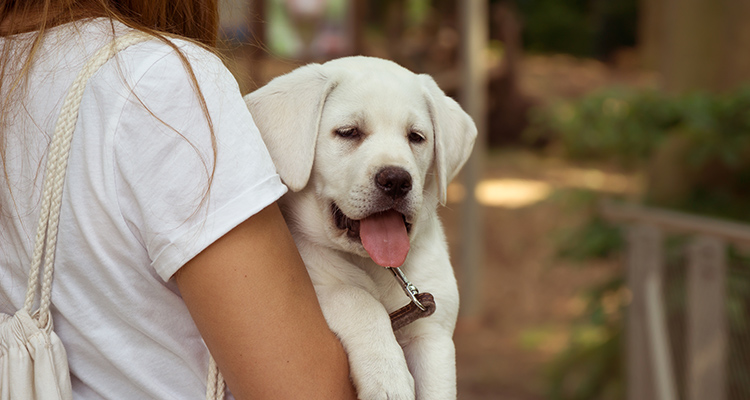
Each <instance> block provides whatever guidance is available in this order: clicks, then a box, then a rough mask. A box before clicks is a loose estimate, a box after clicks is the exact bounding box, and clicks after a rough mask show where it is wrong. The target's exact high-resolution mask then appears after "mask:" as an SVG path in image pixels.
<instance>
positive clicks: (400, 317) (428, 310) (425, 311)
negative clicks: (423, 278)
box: [388, 267, 436, 332]
mask: <svg viewBox="0 0 750 400" xmlns="http://www.w3.org/2000/svg"><path fill="white" fill-rule="evenodd" d="M388 270H390V271H391V272H392V273H393V276H394V277H395V278H396V280H397V281H398V282H399V284H400V285H401V288H402V289H403V290H404V293H406V295H407V296H408V297H409V299H410V300H411V301H410V302H409V304H407V305H405V306H403V307H401V308H399V309H398V310H396V311H394V312H392V313H390V314H389V315H390V317H391V327H392V328H393V331H394V332H395V331H397V330H399V329H401V328H403V327H404V326H406V325H409V324H410V323H412V322H414V321H416V320H418V319H420V318H424V317H429V316H430V315H432V314H433V313H434V312H435V309H436V305H435V298H434V297H432V295H431V294H430V293H427V292H425V293H419V289H417V287H416V286H414V284H413V283H411V282H409V280H408V279H407V278H406V275H404V273H403V271H401V268H398V267H395V268H388Z"/></svg>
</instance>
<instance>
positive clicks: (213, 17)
mask: <svg viewBox="0 0 750 400" xmlns="http://www.w3.org/2000/svg"><path fill="white" fill-rule="evenodd" d="M99 17H104V18H108V19H109V20H110V21H111V22H112V32H113V34H114V32H115V27H114V21H119V22H121V23H123V24H125V25H127V26H129V27H131V28H133V29H138V30H140V31H144V32H147V33H149V34H152V35H153V36H155V37H156V38H159V39H160V40H162V41H163V42H164V43H166V44H167V45H169V46H170V47H172V48H173V49H174V50H175V51H176V53H177V54H178V56H179V57H180V59H181V60H182V63H183V65H184V67H185V69H186V71H187V72H188V75H189V76H190V80H191V85H192V86H193V89H194V90H195V91H196V93H197V95H198V99H199V102H200V106H201V109H202V110H203V113H204V115H205V117H206V121H207V123H208V127H209V131H210V135H211V143H212V147H213V155H214V162H212V163H211V165H210V166H209V165H206V172H207V176H208V185H207V187H206V192H205V196H204V197H203V200H202V201H201V203H203V201H206V200H207V196H208V190H209V188H210V186H211V183H212V181H213V176H214V171H215V166H216V164H215V160H216V139H215V134H214V128H213V124H212V122H211V118H210V116H209V114H208V107H207V105H206V101H205V98H204V97H203V95H202V94H201V92H200V89H199V87H198V82H197V80H196V78H195V74H194V72H193V69H192V67H191V66H190V64H189V62H188V60H187V58H186V57H185V55H184V54H183V53H182V52H181V51H180V50H179V49H178V48H177V46H176V45H175V44H174V43H172V42H171V41H169V40H168V38H167V37H180V38H183V39H187V40H190V41H193V42H195V43H197V44H199V45H201V46H203V47H204V48H207V49H209V50H213V49H214V47H215V46H216V41H217V37H218V24H219V11H218V0H0V37H2V38H4V39H5V43H4V45H3V46H2V49H0V93H3V95H2V98H0V110H9V109H10V107H9V106H10V103H11V102H12V101H13V100H12V99H14V98H18V97H16V96H14V95H15V94H17V92H19V91H23V88H24V84H23V82H25V80H26V78H27V75H28V71H29V70H30V69H31V66H32V64H33V62H34V57H35V55H36V52H37V50H38V49H39V47H40V45H41V43H42V41H43V39H44V35H45V33H46V31H47V30H48V29H49V28H51V27H54V26H57V25H62V24H66V23H70V22H75V21H80V20H84V19H89V18H99ZM25 32H32V35H35V36H34V37H33V39H32V40H30V41H26V42H25V43H27V45H26V46H25V47H24V48H23V49H21V50H20V51H19V49H18V48H14V46H13V45H12V44H11V42H12V41H13V35H16V34H18V33H25ZM19 65H20V66H21V69H20V73H18V74H15V73H14V74H13V77H12V79H6V78H7V77H8V74H9V71H10V70H11V66H12V68H13V69H14V70H15V71H18V70H17V69H16V68H18V67H17V66H19ZM141 104H143V103H142V102H141ZM144 107H145V105H144ZM152 114H153V113H152ZM157 118H158V117H157ZM6 124H7V113H6V112H3V111H0V162H2V166H3V170H2V172H3V178H4V179H3V180H4V181H5V182H6V183H7V184H8V189H9V190H11V198H12V196H13V195H12V188H10V186H9V185H10V182H9V181H8V171H7V167H6V159H5V158H6V151H5V146H6ZM178 133H179V132H178ZM1 208H2V205H0V214H2V211H3V210H2V209H1Z"/></svg>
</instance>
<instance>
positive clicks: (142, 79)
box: [0, 19, 286, 399]
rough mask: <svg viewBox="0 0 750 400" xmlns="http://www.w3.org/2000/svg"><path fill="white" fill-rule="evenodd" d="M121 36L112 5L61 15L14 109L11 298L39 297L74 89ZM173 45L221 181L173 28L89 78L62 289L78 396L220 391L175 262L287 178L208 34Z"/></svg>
mask: <svg viewBox="0 0 750 400" xmlns="http://www.w3.org/2000/svg"><path fill="white" fill-rule="evenodd" d="M115 26H116V28H117V31H118V33H122V32H124V31H127V28H125V27H123V26H121V25H117V24H116V25H115ZM111 39H112V28H111V25H110V24H109V22H107V21H105V20H103V19H97V20H93V21H88V22H85V23H79V24H78V27H77V29H74V28H73V27H72V25H67V26H60V27H57V28H54V29H52V30H51V31H50V32H49V37H48V38H47V39H46V40H45V42H44V45H43V46H42V47H41V48H40V50H39V53H38V57H37V62H36V63H35V64H34V67H33V69H32V70H31V72H30V75H29V77H30V78H29V81H28V82H27V83H28V84H27V86H26V87H25V89H23V90H25V92H24V93H25V95H26V96H27V97H26V99H27V100H26V101H25V102H23V103H20V102H16V103H14V105H13V107H11V109H9V110H2V112H3V113H7V115H8V116H10V118H9V119H8V121H9V122H10V126H9V129H8V130H7V131H6V138H5V141H6V149H5V153H6V158H5V159H6V161H7V166H6V169H7V172H8V174H9V180H10V187H11V188H12V197H11V193H10V192H9V190H8V185H6V183H5V182H4V181H3V179H2V178H0V312H3V313H8V314H13V313H14V312H15V311H16V310H17V309H19V308H21V307H22V305H23V301H24V293H25V290H26V279H27V276H28V268H29V264H30V260H31V252H32V247H33V241H34V235H35V232H36V224H37V218H38V216H39V202H40V197H41V196H40V192H41V185H42V181H43V175H44V166H45V162H46V151H47V146H48V144H49V141H50V137H51V135H52V132H53V131H54V125H55V122H56V120H57V116H58V113H59V111H60V108H61V104H62V101H63V98H64V96H65V94H66V93H67V90H68V87H69V86H70V84H71V83H72V81H73V80H74V78H75V76H76V75H77V74H78V72H79V71H80V69H81V67H82V66H83V64H84V63H85V62H86V61H87V60H88V59H89V57H90V56H91V55H92V54H93V53H94V52H95V51H96V50H97V49H99V48H100V47H101V46H103V45H105V44H106V43H108V42H109V41H110V40H111ZM173 43H175V44H177V45H178V46H179V48H180V49H181V50H182V52H183V53H184V54H185V55H186V56H187V58H188V60H189V61H190V63H191V65H192V66H193V71H194V72H195V76H196V78H197V81H198V83H199V86H200V89H201V91H202V93H203V95H204V97H205V100H206V104H207V106H208V110H209V113H210V116H211V120H212V122H213V127H214V129H215V133H216V150H217V158H216V161H215V167H216V169H215V172H214V178H213V182H212V185H211V188H210V192H209V194H208V197H205V198H204V194H205V191H206V189H207V187H208V183H207V182H208V181H207V179H208V174H210V173H211V166H212V165H213V162H214V155H213V148H212V145H211V138H210V135H209V129H208V125H207V122H206V120H205V118H204V114H203V111H202V109H201V107H200V104H199V102H198V97H197V96H196V94H195V91H194V89H193V87H192V86H191V81H190V79H189V75H188V73H187V72H186V70H185V68H184V67H183V64H182V62H181V61H180V58H179V57H178V55H177V53H176V52H175V51H174V50H173V49H172V48H171V47H169V46H167V45H166V44H164V43H162V42H160V41H158V40H151V41H148V42H144V43H140V44H137V45H134V46H132V47H130V48H128V49H126V50H124V51H122V52H121V53H120V54H118V55H117V57H116V58H115V59H112V60H110V61H109V62H108V63H106V64H105V65H104V66H103V67H102V68H101V69H100V70H99V71H98V72H97V73H96V74H95V75H94V76H93V77H92V78H91V79H90V80H89V81H88V84H87V86H86V89H85V93H84V96H83V101H82V103H81V110H80V113H79V119H78V123H77V125H76V129H75V133H74V136H73V142H72V148H71V152H70V161H69V165H68V169H67V177H66V181H65V188H64V195H63V196H64V197H63V200H62V211H61V217H60V228H59V240H58V245H57V254H56V263H55V277H54V284H53V290H52V317H53V321H54V324H55V331H56V332H57V334H58V335H59V336H60V338H61V339H62V341H63V343H64V344H65V347H66V350H67V352H68V358H69V362H70V370H71V375H72V382H73V390H74V396H75V398H76V399H98V398H108V399H146V398H154V399H191V398H193V399H200V398H205V382H206V374H207V366H208V352H207V350H206V349H205V346H204V344H203V342H202V340H201V337H200V335H199V333H198V331H197V329H196V327H195V325H194V324H193V321H192V319H191V318H190V315H189V313H188V311H187V309H186V307H185V304H184V303H183V301H182V298H181V297H180V293H179V291H178V290H177V287H176V285H175V283H174V279H172V276H173V275H174V273H175V272H176V271H177V270H178V269H179V268H180V267H181V266H182V265H184V264H185V262H187V261H189V260H190V259H191V258H193V257H194V256H195V255H196V254H198V253H199V252H200V251H202V250H203V249H205V248H206V247H207V246H208V245H209V244H211V243H212V242H213V241H215V240H216V239H218V238H219V237H221V236H222V235H223V234H225V233H226V232H228V231H229V230H230V229H232V228H233V227H235V226H237V225H238V224H239V223H241V222H242V221H244V220H246V219H247V218H248V217H250V216H251V215H253V214H255V213H256V212H258V211H259V210H261V209H263V208H264V207H266V206H267V205H269V204H270V203H272V202H274V201H275V200H276V199H278V198H279V197H280V196H281V195H282V194H284V192H285V191H286V187H285V186H284V185H283V184H282V183H281V181H280V179H279V177H278V175H277V174H276V171H275V168H274V166H273V164H272V162H271V159H270V157H269V155H268V152H267V150H266V149H265V147H264V145H263V143H262V141H261V138H260V135H259V133H258V130H257V128H256V127H255V125H254V123H253V120H252V118H251V116H250V113H249V112H248V110H247V108H246V106H245V103H244V101H243V100H242V97H241V94H240V92H239V89H238V86H237V83H236V82H235V80H234V78H233V77H232V75H231V74H230V73H229V72H228V71H227V69H226V68H225V67H224V65H223V64H222V62H221V61H220V60H219V59H218V58H217V57H216V56H214V55H212V54H210V53H209V52H207V51H205V50H203V49H201V48H200V47H198V46H196V45H193V44H190V43H188V42H185V41H180V40H174V41H173ZM2 45H3V39H2V38H0V46H2ZM6 82H8V81H6ZM7 87H8V84H6V83H4V84H3V88H4V89H3V90H7ZM6 93H7V92H6ZM0 95H2V96H5V93H0ZM144 104H145V106H147V107H148V109H146V108H145V107H144ZM155 116H156V117H158V118H156V117H155Z"/></svg>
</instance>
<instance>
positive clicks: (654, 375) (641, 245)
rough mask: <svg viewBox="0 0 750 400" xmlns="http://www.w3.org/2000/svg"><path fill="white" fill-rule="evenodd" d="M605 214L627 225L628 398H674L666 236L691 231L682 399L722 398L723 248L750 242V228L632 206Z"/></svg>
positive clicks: (606, 208) (724, 326)
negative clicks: (665, 286)
mask: <svg viewBox="0 0 750 400" xmlns="http://www.w3.org/2000/svg"><path fill="white" fill-rule="evenodd" d="M602 214H603V216H604V217H605V218H606V219H608V220H610V221H612V222H616V223H619V224H623V225H625V226H626V232H627V233H626V238H627V249H626V268H627V285H628V288H629V290H630V292H631V294H632V296H631V302H630V306H629V307H628V312H627V315H626V332H625V335H626V343H625V351H626V363H627V368H626V374H627V376H626V384H627V388H626V390H627V399H628V400H677V399H678V390H677V384H676V379H675V372H674V371H675V368H674V364H673V360H674V358H673V357H672V354H670V353H671V349H672V347H671V346H670V341H669V337H670V336H669V334H668V330H667V320H666V311H665V306H664V293H663V290H664V289H663V279H664V278H663V276H664V269H665V257H664V250H663V249H664V243H663V242H664V236H665V234H666V233H675V234H682V235H689V236H690V237H691V241H690V244H689V247H688V250H687V271H686V275H687V276H686V280H687V284H686V325H685V327H686V329H685V331H684V332H681V333H680V334H684V335H685V344H686V346H685V351H686V354H685V355H684V360H685V363H686V365H684V371H685V377H684V382H685V387H684V388H682V389H683V393H684V394H685V399H687V400H726V399H727V390H726V385H727V372H728V371H727V365H728V341H729V330H728V326H727V317H726V306H725V304H726V303H725V302H726V293H727V291H726V275H727V259H726V246H727V245H728V244H737V245H740V246H747V245H748V244H750V226H747V225H742V224H738V223H733V222H727V221H721V220H716V219H711V218H704V217H698V216H694V215H689V214H684V213H679V212H674V211H667V210H661V209H654V208H646V207H641V206H634V205H615V204H611V203H609V204H605V205H604V206H603V207H602Z"/></svg>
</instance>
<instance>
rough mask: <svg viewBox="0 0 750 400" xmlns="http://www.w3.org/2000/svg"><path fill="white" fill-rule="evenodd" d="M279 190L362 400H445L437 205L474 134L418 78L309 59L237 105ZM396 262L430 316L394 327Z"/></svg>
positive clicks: (448, 388) (362, 63)
mask: <svg viewBox="0 0 750 400" xmlns="http://www.w3.org/2000/svg"><path fill="white" fill-rule="evenodd" d="M245 101H246V103H247V105H248V107H249V108H250V111H251V112H252V114H253V117H254V119H255V122H256V124H257V125H258V128H259V129H260V132H261V134H262V135H263V139H264V140H265V142H266V144H267V146H268V149H269V151H270V153H271V157H272V158H273V159H274V161H275V163H276V165H277V168H278V171H279V174H280V176H281V179H282V180H283V181H284V183H286V184H287V186H288V187H289V189H290V192H289V193H288V194H287V195H285V196H284V197H283V198H282V199H281V201H280V204H281V208H282V212H283V213H284V216H285V218H286V221H287V223H288V224H289V227H290V229H291V231H292V234H293V235H294V239H295V241H296V243H297V246H298V248H299V251H300V253H301V255H302V258H303V259H304V261H305V264H306V266H307V268H308V271H309V273H310V276H311V277H312V281H313V283H314V285H315V289H316V292H317V295H318V298H319V300H320V305H321V307H322V309H323V313H324V315H325V318H326V321H327V322H328V324H329V326H330V327H331V330H333V332H335V333H336V334H337V335H338V337H339V338H340V339H341V342H342V344H343V346H344V348H345V349H346V351H347V354H348V356H349V363H350V365H351V376H352V380H353V382H354V384H355V386H356V388H357V392H358V395H359V398H360V399H415V398H416V399H427V400H437V399H455V398H456V367H455V348H454V345H453V340H452V336H453V330H454V327H455V323H456V316H457V313H458V289H457V286H456V279H455V277H454V275H453V269H452V267H451V264H450V259H449V256H448V249H447V245H446V241H445V235H444V233H443V228H442V225H441V223H440V221H439V219H438V215H437V211H436V209H437V206H438V203H443V204H444V203H445V199H446V188H447V186H448V183H449V182H450V180H451V179H453V177H454V176H455V175H456V173H457V172H458V170H459V169H460V168H461V167H462V166H463V164H464V163H465V162H466V159H467V158H468V157H469V154H470V153H471V149H472V147H473V145H474V140H475V138H476V135H477V130H476V127H475V125H474V123H473V121H472V120H471V118H470V117H469V116H468V115H467V114H466V113H465V112H464V111H463V110H462V109H461V108H460V107H459V105H458V104H457V103H456V102H455V101H453V100H452V99H450V98H449V97H447V96H446V95H445V94H444V93H443V92H442V91H441V90H440V89H439V88H438V86H437V85H436V84H435V82H434V81H433V79H432V78H431V77H429V76H427V75H417V74H414V73H412V72H410V71H408V70H406V69H404V68H402V67H401V66H399V65H397V64H395V63H393V62H390V61H386V60H382V59H377V58H370V57H347V58H342V59H337V60H334V61H330V62H327V63H325V64H322V65H321V64H310V65H307V66H304V67H301V68H298V69H296V70H294V71H292V72H291V73H289V74H287V75H283V76H280V77H278V78H276V79H274V80H273V81H271V82H270V83H269V84H268V85H266V86H264V87H262V88H260V89H258V90H257V91H255V92H253V93H250V94H248V95H247V96H245ZM399 266H400V267H401V270H403V272H404V273H405V274H406V275H407V276H408V278H409V280H410V281H411V282H413V283H414V284H415V285H416V286H417V287H418V288H419V289H420V290H421V291H422V292H429V293H431V294H432V295H433V296H434V298H435V303H436V311H435V312H434V314H432V315H430V316H429V317H426V318H421V319H418V320H416V321H414V322H413V323H411V324H409V325H407V326H405V327H403V328H401V329H398V330H397V331H396V332H395V333H394V331H393V329H392V328H391V322H390V320H389V313H391V312H393V311H394V310H397V309H399V308H401V307H402V306H404V305H405V304H407V303H409V298H407V297H406V296H405V294H404V291H403V290H402V287H401V285H400V284H399V282H398V281H397V280H396V279H394V276H393V275H392V274H391V272H390V271H389V270H387V269H386V268H384V267H399Z"/></svg>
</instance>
